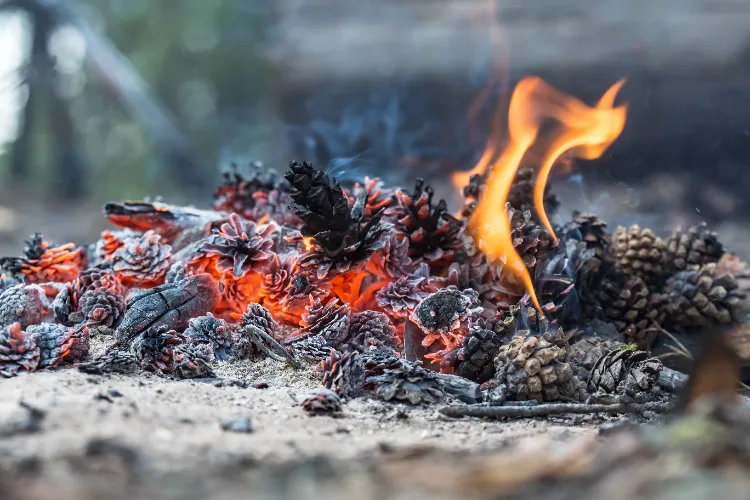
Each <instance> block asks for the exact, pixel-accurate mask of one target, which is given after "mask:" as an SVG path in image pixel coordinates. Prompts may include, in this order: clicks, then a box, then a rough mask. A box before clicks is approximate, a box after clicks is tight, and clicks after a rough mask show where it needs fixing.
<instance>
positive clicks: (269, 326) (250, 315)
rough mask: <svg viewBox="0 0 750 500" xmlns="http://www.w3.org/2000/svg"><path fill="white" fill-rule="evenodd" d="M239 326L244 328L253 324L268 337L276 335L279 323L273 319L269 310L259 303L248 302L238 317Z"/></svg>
mask: <svg viewBox="0 0 750 500" xmlns="http://www.w3.org/2000/svg"><path fill="white" fill-rule="evenodd" d="M240 326H241V327H242V328H246V327H248V326H255V327H257V328H259V329H260V330H261V331H263V332H264V333H266V334H268V336H270V337H274V338H275V337H276V330H277V328H278V327H279V324H278V323H277V322H276V320H275V319H273V316H272V315H271V312H270V311H269V310H268V309H266V308H265V307H263V306H262V305H260V304H256V303H250V304H248V305H247V310H246V311H245V312H244V314H243V315H242V318H241V319H240Z"/></svg>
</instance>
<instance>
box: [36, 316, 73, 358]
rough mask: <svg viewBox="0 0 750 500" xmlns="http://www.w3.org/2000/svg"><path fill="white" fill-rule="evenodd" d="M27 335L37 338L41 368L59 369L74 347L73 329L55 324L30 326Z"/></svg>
mask: <svg viewBox="0 0 750 500" xmlns="http://www.w3.org/2000/svg"><path fill="white" fill-rule="evenodd" d="M26 335H28V336H31V337H36V344H37V346H39V368H57V367H58V366H59V365H60V363H62V362H63V358H65V357H66V356H68V354H69V353H70V349H71V347H72V346H73V342H74V340H75V339H74V338H73V329H72V328H67V327H65V326H63V325H57V324H54V323H43V324H41V325H33V326H30V327H29V328H28V329H27V330H26Z"/></svg>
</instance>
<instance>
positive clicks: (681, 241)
mask: <svg viewBox="0 0 750 500" xmlns="http://www.w3.org/2000/svg"><path fill="white" fill-rule="evenodd" d="M666 252H667V262H668V263H669V268H670V269H671V270H673V271H675V272H676V271H685V270H686V269H688V268H692V267H695V266H702V265H704V264H711V263H715V262H718V261H719V259H721V256H722V255H724V253H725V252H726V249H725V248H724V245H722V244H721V242H720V241H719V237H718V236H717V234H716V232H714V231H711V230H710V229H708V227H707V226H706V224H705V223H703V224H700V225H698V226H693V227H691V228H690V229H688V230H687V231H683V230H682V229H677V230H676V231H674V232H673V233H672V235H671V236H670V237H669V240H667V250H666Z"/></svg>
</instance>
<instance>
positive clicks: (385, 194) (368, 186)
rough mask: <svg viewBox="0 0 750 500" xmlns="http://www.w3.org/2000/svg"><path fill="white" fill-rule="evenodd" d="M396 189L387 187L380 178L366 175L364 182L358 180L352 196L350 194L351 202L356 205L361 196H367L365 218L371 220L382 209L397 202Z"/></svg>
mask: <svg viewBox="0 0 750 500" xmlns="http://www.w3.org/2000/svg"><path fill="white" fill-rule="evenodd" d="M395 194H396V192H395V190H393V189H386V188H384V187H383V183H382V182H381V181H380V179H378V178H377V177H375V178H372V179H371V178H369V177H365V181H364V183H362V184H360V183H359V182H356V183H355V184H354V189H353V190H352V196H349V197H348V198H349V204H350V205H354V203H355V202H356V201H357V199H358V198H359V197H360V196H363V195H364V197H365V210H364V219H363V220H365V221H366V220H369V219H371V218H372V217H373V216H374V215H375V214H377V213H379V212H380V211H381V210H383V209H386V208H389V207H391V206H393V205H395V204H396V198H395Z"/></svg>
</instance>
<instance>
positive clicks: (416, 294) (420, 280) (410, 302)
mask: <svg viewBox="0 0 750 500" xmlns="http://www.w3.org/2000/svg"><path fill="white" fill-rule="evenodd" d="M428 280H429V278H428V276H425V275H424V273H415V275H413V276H409V275H406V276H401V277H399V278H398V279H396V280H395V281H391V282H389V283H388V284H387V285H386V286H385V287H383V288H381V289H380V290H378V292H377V294H375V300H376V301H377V303H378V305H379V306H380V307H381V308H382V309H383V311H385V313H386V314H387V315H388V316H390V317H391V318H392V319H393V320H394V321H399V320H403V319H406V318H408V317H409V315H410V314H411V313H412V311H414V309H415V308H416V307H417V306H418V305H419V303H420V302H422V301H423V300H424V299H425V298H426V297H427V296H428V295H429V294H430V293H431V292H434V291H435V287H433V286H432V285H431V284H430V283H429V281H428Z"/></svg>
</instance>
